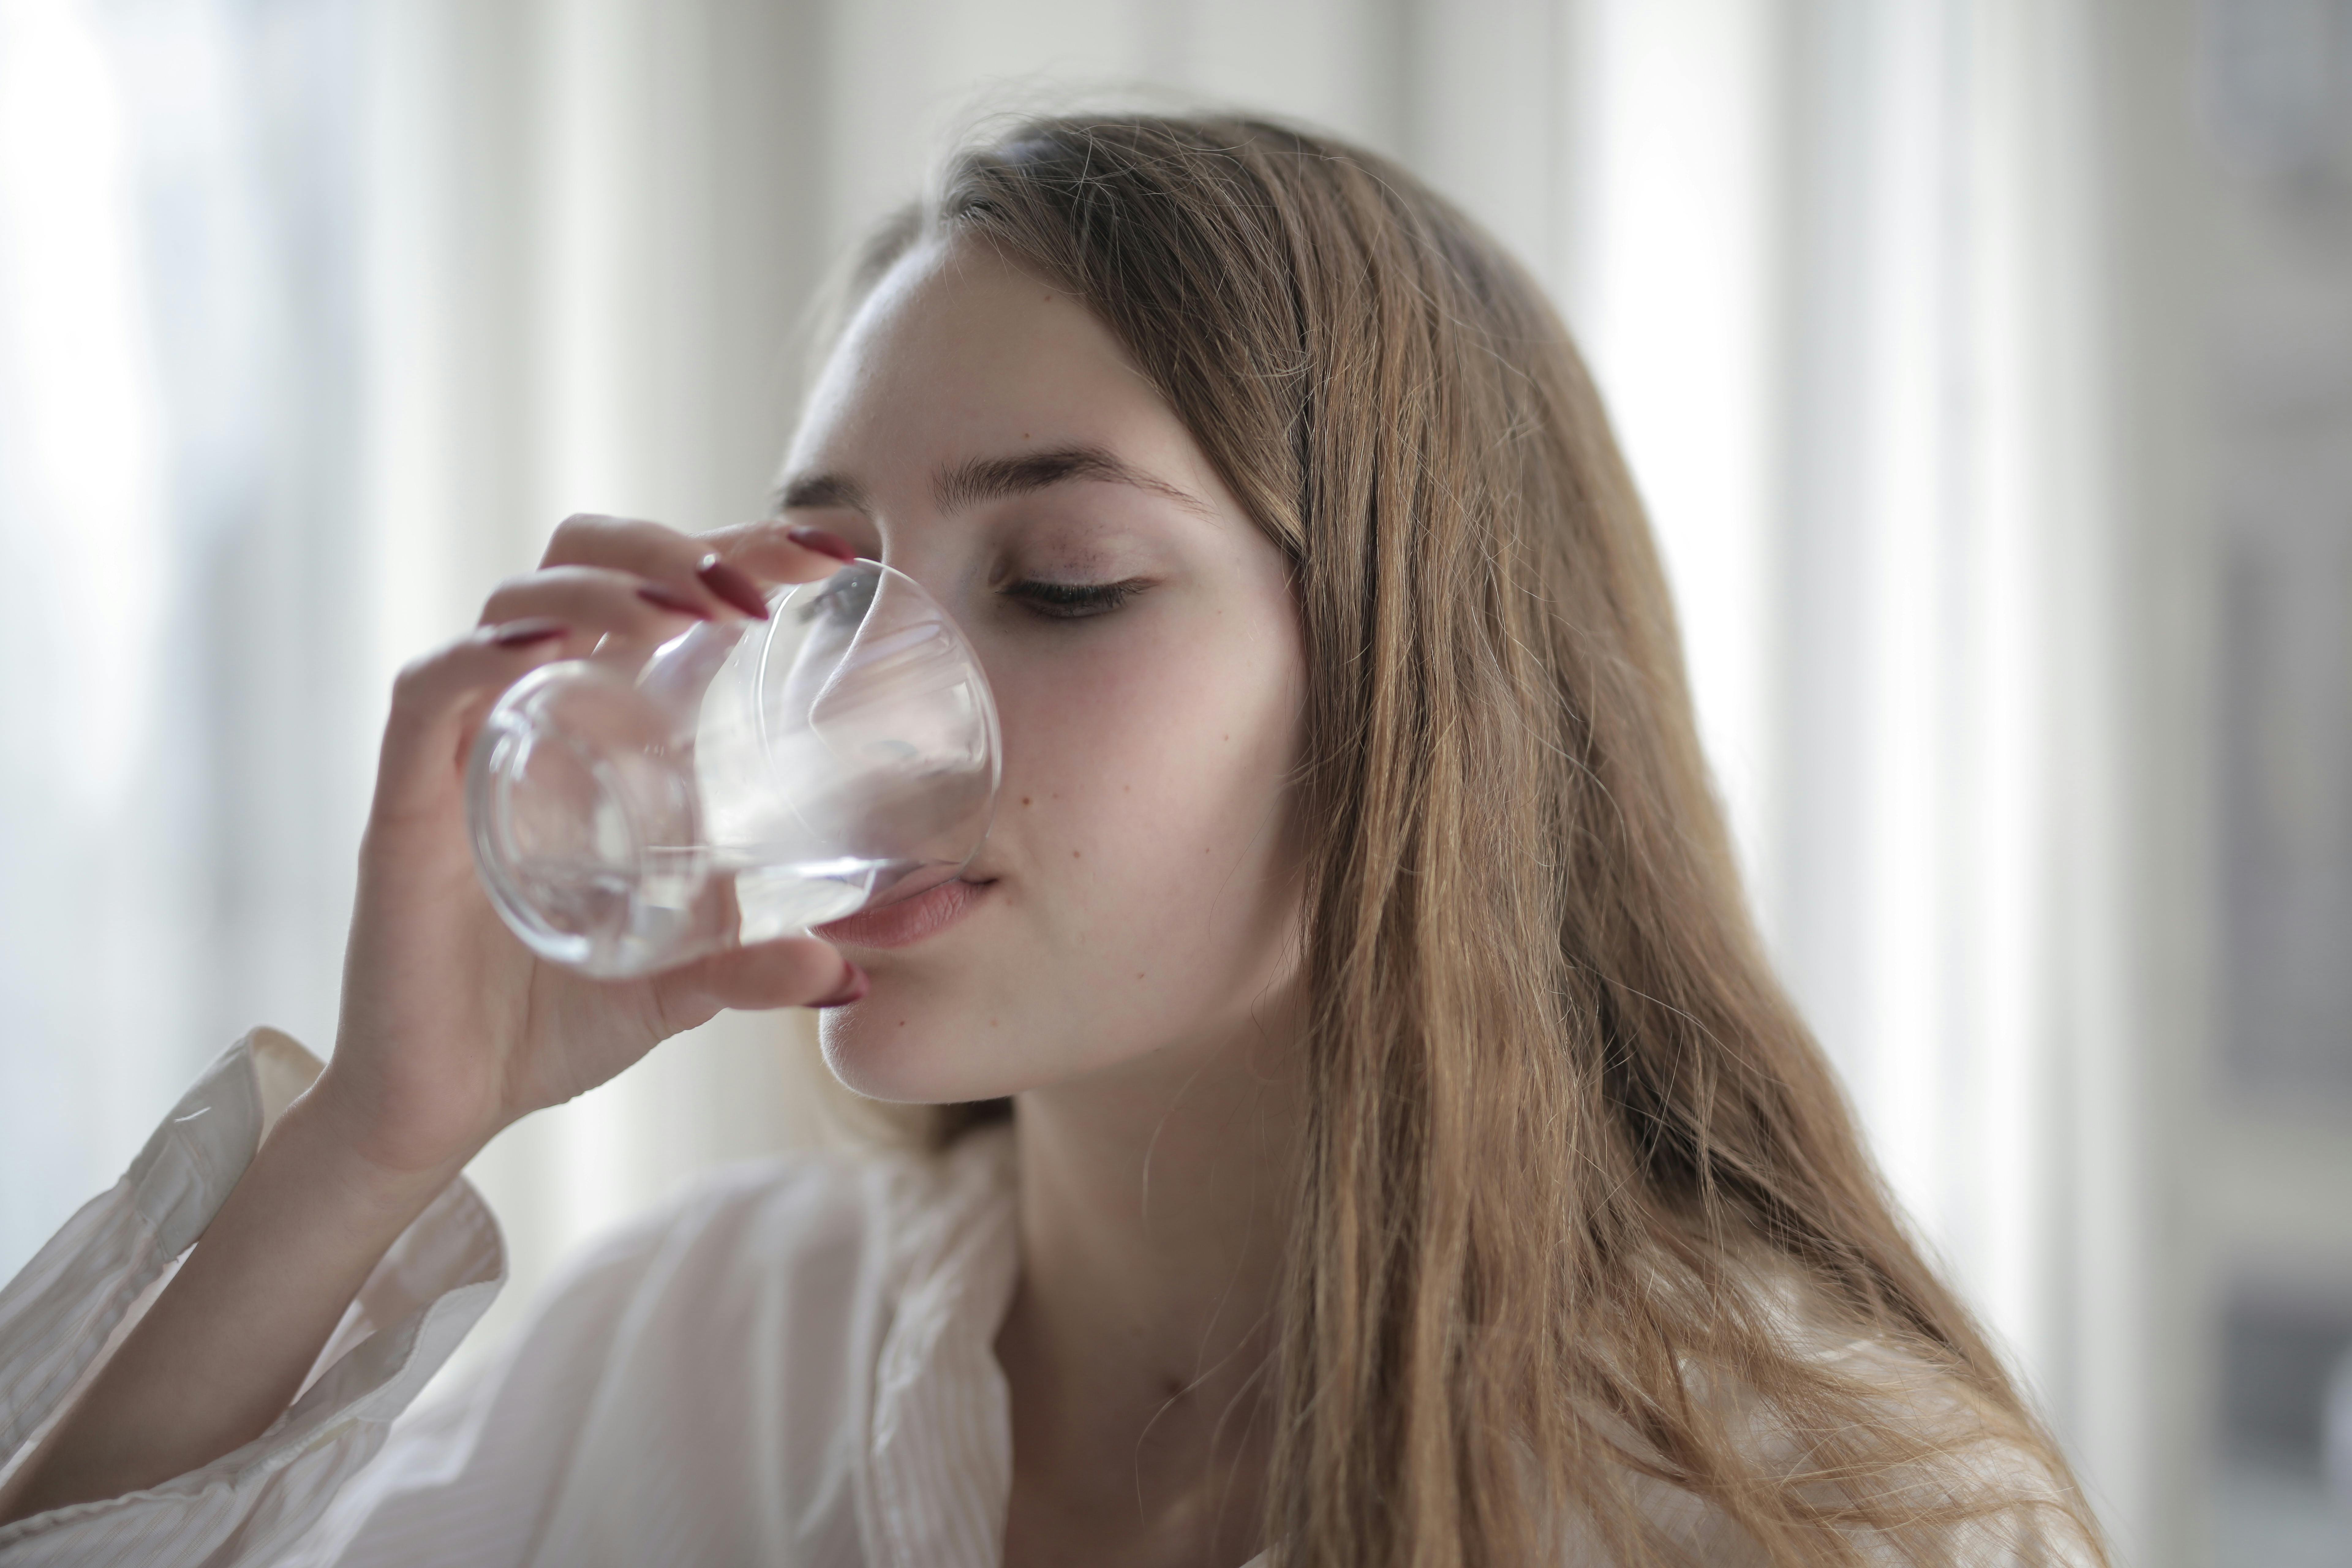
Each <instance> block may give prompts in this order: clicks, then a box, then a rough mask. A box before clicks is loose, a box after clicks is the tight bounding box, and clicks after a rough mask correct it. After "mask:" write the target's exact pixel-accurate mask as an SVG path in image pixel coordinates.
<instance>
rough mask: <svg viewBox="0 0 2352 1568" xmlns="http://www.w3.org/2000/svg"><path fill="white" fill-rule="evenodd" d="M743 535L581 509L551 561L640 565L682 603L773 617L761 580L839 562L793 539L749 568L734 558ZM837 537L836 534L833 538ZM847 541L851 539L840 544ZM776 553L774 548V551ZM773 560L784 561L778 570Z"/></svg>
mask: <svg viewBox="0 0 2352 1568" xmlns="http://www.w3.org/2000/svg"><path fill="white" fill-rule="evenodd" d="M835 543H836V544H839V542H838V541H835ZM736 546H737V541H736V540H735V539H734V538H732V537H731V531H722V533H721V534H720V535H718V536H711V537H697V536H694V535H690V534H684V533H680V532H678V531H677V530H676V529H671V528H665V527H663V526H662V525H661V524H659V523H657V522H646V521H642V520H641V519H637V518H628V517H604V516H599V515H595V514H593V513H586V512H583V513H580V514H577V515H575V516H572V517H568V518H565V519H564V520H563V521H562V523H560V524H558V525H557V527H556V530H555V534H554V537H553V538H551V539H550V540H549V541H548V545H547V555H546V559H545V561H544V562H543V563H542V564H544V565H547V566H592V567H602V568H605V569H608V570H617V571H624V572H630V573H634V574H636V575H637V576H639V577H642V578H646V579H648V580H649V581H652V582H654V583H657V584H662V585H663V586H664V587H665V588H666V589H667V590H668V592H669V593H670V595H673V596H674V597H675V599H676V600H677V602H679V603H688V602H691V603H694V604H698V605H701V606H702V607H703V608H704V609H706V610H707V611H709V614H710V615H711V616H726V615H728V614H729V612H730V611H733V612H740V614H742V615H745V616H752V617H754V618H756V619H759V620H765V619H767V617H768V598H767V594H766V592H765V591H764V590H763V589H762V588H761V582H763V581H764V582H770V583H799V582H805V581H807V580H809V579H810V578H812V577H822V576H824V575H826V574H828V573H830V572H831V571H832V570H833V567H834V565H835V564H837V563H832V562H828V563H826V564H824V566H823V567H822V568H818V567H814V566H811V565H810V564H808V562H809V561H810V560H811V559H821V558H822V557H821V552H812V551H809V550H806V549H803V548H802V547H799V546H793V552H792V554H791V555H790V556H789V557H782V558H775V559H768V558H763V563H762V569H761V570H757V571H751V572H747V571H746V570H745V567H744V564H743V563H741V562H739V561H737V560H736V559H735V558H734V555H733V551H734V549H735V548H736ZM841 548H843V549H846V548H847V546H845V545H843V546H841ZM771 553H772V554H773V552H771ZM769 567H782V569H783V574H781V575H780V574H778V573H777V572H775V571H773V570H768V569H766V568H769Z"/></svg>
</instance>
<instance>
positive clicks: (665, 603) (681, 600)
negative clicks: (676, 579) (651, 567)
mask: <svg viewBox="0 0 2352 1568" xmlns="http://www.w3.org/2000/svg"><path fill="white" fill-rule="evenodd" d="M637 597H638V598H640V599H643V600H644V601H645V602H646V604H648V605H654V606H655V607H656V608H657V609H664V610H667V611H669V612H670V613H671V614H673V615H679V616H693V617H694V618H695V619H696V620H698V621H707V620H709V618H710V612H709V610H707V609H705V608H703V606H702V601H701V600H699V599H697V598H694V597H692V596H690V595H687V594H684V593H681V592H679V591H678V590H677V589H676V588H673V587H671V586H670V585H669V584H667V583H640V584H637Z"/></svg>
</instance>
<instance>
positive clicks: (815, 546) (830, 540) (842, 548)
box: [784, 522, 857, 561]
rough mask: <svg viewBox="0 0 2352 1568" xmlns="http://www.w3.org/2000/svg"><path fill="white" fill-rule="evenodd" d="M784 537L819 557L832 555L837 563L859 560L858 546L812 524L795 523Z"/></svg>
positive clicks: (785, 532) (786, 531)
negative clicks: (812, 551)
mask: <svg viewBox="0 0 2352 1568" xmlns="http://www.w3.org/2000/svg"><path fill="white" fill-rule="evenodd" d="M784 537H785V538H786V539H789V540H791V541H792V542H793V543H794V544H797V545H799V546H800V547H801V548H802V549H803V550H814V551H815V552H817V553H818V554H819V555H830V556H832V557H833V558H834V559H835V561H855V560H856V559H857V546H856V545H855V544H852V543H850V542H849V541H847V540H846V539H844V538H842V537H841V535H839V534H837V533H827V532H826V531H824V529H822V528H818V527H815V526H814V524H811V523H805V522H802V523H795V524H793V526H792V527H790V528H788V529H786V530H784Z"/></svg>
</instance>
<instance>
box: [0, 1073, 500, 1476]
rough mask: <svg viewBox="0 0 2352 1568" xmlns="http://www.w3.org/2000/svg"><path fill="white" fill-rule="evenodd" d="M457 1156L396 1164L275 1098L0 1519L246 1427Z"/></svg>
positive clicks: (299, 1367) (211, 1452) (292, 1376)
mask: <svg viewBox="0 0 2352 1568" xmlns="http://www.w3.org/2000/svg"><path fill="white" fill-rule="evenodd" d="M462 1164H463V1161H462V1160H457V1161H452V1162H450V1163H447V1164H446V1166H443V1167H439V1168H436V1169H434V1170H431V1171H426V1172H421V1173H393V1172H387V1171H383V1170H381V1169H378V1168H376V1167H373V1166H372V1165H370V1164H368V1163H366V1162H365V1161H364V1160H362V1159H361V1158H359V1157H358V1156H357V1155H356V1154H354V1153H353V1152H352V1150H351V1149H350V1147H349V1144H348V1141H347V1140H345V1139H344V1138H342V1137H341V1135H340V1134H339V1133H338V1131H337V1130H336V1128H335V1126H334V1125H333V1123H332V1121H331V1118H329V1117H328V1116H326V1115H324V1114H323V1113H322V1112H321V1110H320V1107H319V1105H318V1103H317V1102H316V1101H315V1100H314V1098H313V1097H311V1096H305V1097H304V1098H303V1099H301V1100H297V1101H295V1103H294V1104H293V1105H291V1106H289V1108H288V1110H287V1111H286V1114H285V1115H284V1116H283V1117H281V1118H280V1119H279V1120H278V1123H277V1125H276V1126H275V1127H273V1128H272V1129H271V1131H270V1132H269V1135H268V1138H267V1139H265V1140H264V1141H263V1142H262V1144H261V1147H260V1148H259V1149H258V1150H257V1152H256V1153H255V1155H254V1158H253V1161H252V1163H251V1164H250V1165H248V1166H247V1169H246V1171H245V1173H244V1175H243V1176H242V1177H241V1178H240V1179H239V1180H238V1182H237V1184H236V1188H235V1189H234V1190H233V1191H232V1192H231V1193H230V1194H229V1196H228V1198H227V1200H226V1202H225V1203H224V1204H223V1205H222V1206H221V1210H220V1212H219V1214H218V1215H215V1216H214V1218H213V1221H212V1223H211V1224H210V1225H209V1226H207V1227H206V1228H205V1233H204V1236H203V1238H202V1239H201V1241H200V1242H199V1243H198V1244H197V1246H196V1247H195V1248H194V1250H193V1251H192V1252H191V1253H190V1254H189V1256H188V1258H187V1260H186V1261H185V1262H184V1264H183V1265H182V1267H181V1268H180V1270H179V1272H178V1274H176V1275H175V1276H174V1277H173V1279H172V1281H171V1283H170V1284H169V1285H168V1286H167V1287H166V1288H165V1289H164V1290H163V1293H162V1295H160V1296H159V1297H158V1298H157V1299H156V1300H155V1302H154V1304H153V1306H152V1308H151V1309H150V1310H149V1311H148V1313H147V1315H146V1316H145V1317H144V1318H143V1319H142V1321H140V1322H139V1324H138V1325H137V1326H136V1327H135V1328H134V1329H133V1330H132V1331H131V1333H130V1334H129V1335H128V1336H127V1337H126V1338H125V1339H124V1341H123V1342H122V1344H121V1347H120V1348H119V1349H118V1350H117V1352H115V1355H114V1357H113V1358H112V1360H111V1361H110V1362H109V1363H107V1365H106V1366H105V1367H103V1368H102V1369H100V1372H99V1373H98V1375H97V1376H96V1377H95V1378H94V1379H93V1380H92V1382H91V1384H90V1386H89V1389H88V1390H87V1391H86V1392H85V1393H84V1394H83V1395H82V1397H81V1398H80V1399H79V1401H77V1402H76V1404H75V1405H74V1407H73V1408H72V1409H71V1410H69V1411H68V1412H67V1414H66V1415H65V1416H64V1418H63V1419H62V1420H61V1421H60V1422H59V1424H58V1426H57V1427H56V1429H55V1430H54V1431H52V1432H51V1433H50V1434H49V1436H48V1437H47V1439H46V1440H45V1441H44V1442H43V1444H42V1447H41V1450H40V1452H39V1453H37V1455H35V1456H34V1457H33V1458H32V1459H31V1460H29V1461H28V1462H27V1464H26V1467H25V1468H24V1469H23V1470H22V1471H21V1472H20V1474H19V1477H18V1479H17V1480H16V1484H15V1485H13V1486H12V1487H11V1488H10V1494H11V1495H10V1496H9V1497H7V1498H6V1499H5V1500H0V1522H5V1521H11V1520H16V1519H21V1518H25V1517H27V1516H29V1515H32V1514H35V1513H41V1512H46V1511H47V1510H50V1509H54V1508H59V1507H62V1506H64V1505H66V1504H68V1503H75V1502H83V1501H88V1500H93V1499H99V1498H108V1497H118V1496H121V1495H122V1494H123V1493H126V1492H131V1491H136V1490H139V1489H143V1488H146V1487H151V1486H153V1485H155V1484H157V1483H159V1482H161V1481H164V1480H168V1479H171V1478H172V1477H173V1476H177V1475H182V1474H184V1473H186V1472H187V1471H190V1470H193V1469H196V1468H200V1467H202V1466H204V1465H205V1464H208V1463H210V1462H211V1461H212V1460H214V1459H215V1458H219V1457H220V1456H222V1455H223V1454H226V1453H228V1452H230V1451H232V1450H233V1449H236V1448H237V1447H242V1446H243V1445H245V1444H246V1443H248V1442H250V1441H252V1440H253V1439H254V1438H255V1437H257V1436H260V1435H261V1433H262V1432H264V1431H265V1430H267V1429H268V1426H269V1425H270V1423H272V1422H273V1421H275V1420H277V1418H278V1415H280V1414H281V1413H283V1412H284V1410H285V1409H286V1407H287V1405H289V1404H290V1403H292V1401H293V1399H294V1397H295V1395H296V1394H298V1393H299V1391H300V1388H301V1384H302V1379H303V1377H304V1375H305V1374H306V1373H308V1372H309V1371H310V1367H311V1365H312V1364H313V1363H315V1362H316V1360H317V1359H318V1355H319V1352H320V1349H321V1348H322V1347H323V1346H324V1345H325V1344H326V1342H327V1340H328V1337H329V1336H330V1335H331V1334H332V1333H333V1332H334V1330H335V1325H336V1324H337V1323H338V1322H339V1321H341V1317H342V1314H343V1311H344V1310H345V1309H346V1308H347V1307H348V1306H349V1305H350V1303H351V1301H352V1298H353V1297H354V1296H356V1295H357V1294H358V1293H359V1290H360V1288H361V1286H362V1284H364V1283H365V1282H366V1279H367V1277H368V1274H369V1272H370V1271H371V1270H372V1269H373V1268H374V1267H375V1265H376V1263H377V1261H378V1260H379V1259H381V1258H383V1254H384V1253H385V1251H386V1250H387V1249H388V1248H389V1247H391V1245H392V1243H393V1242H394V1240H395V1239H396V1238H397V1237H399V1235H400V1233H401V1232H402V1231H403V1230H404V1229H406V1228H407V1226H408V1225H409V1224H410V1223H411V1222H412V1221H413V1220H414V1219H415V1217H416V1216H417V1215H419V1214H421V1213H423V1212H424V1210H425V1206H426V1205H428V1204H430V1203H431V1202H432V1201H433V1199H434V1197H435V1196H436V1194H438V1193H440V1191H441V1190H442V1189H443V1188H445V1187H446V1185H447V1184H449V1182H450V1181H451V1180H453V1179H454V1178H455V1177H456V1175H457V1171H458V1169H459V1168H460V1167H461V1166H462Z"/></svg>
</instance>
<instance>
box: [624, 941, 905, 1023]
mask: <svg viewBox="0 0 2352 1568" xmlns="http://www.w3.org/2000/svg"><path fill="white" fill-rule="evenodd" d="M654 985H655V988H656V995H657V997H658V999H659V1001H660V1003H661V1006H662V1010H663V1012H664V1013H665V1014H668V1013H671V1012H673V1011H677V1012H684V1011H686V1010H688V1008H690V1007H692V1006H694V1005H696V1004H698V1003H701V1004H710V1003H715V1004H717V1005H719V1006H720V1007H734V1008H740V1009H742V1010H745V1011H757V1010H759V1009H762V1008H768V1007H823V1006H842V1005H847V1004H848V1003H850V1002H854V1001H856V1000H857V998H859V997H861V996H863V995H865V994H866V972H865V971H864V970H861V969H859V968H858V967H857V965H856V964H854V963H850V962H849V961H848V960H846V959H845V958H843V957H842V956H841V954H840V953H839V952H835V950H834V948H833V947H832V945H831V944H830V943H827V942H822V941H820V940H818V939H817V938H815V937H813V936H793V937H785V938H783V939H782V941H779V942H761V943H760V944H759V945H758V946H756V947H745V948H738V949H736V950H735V951H733V952H722V953H720V954H719V955H718V956H717V957H715V958H706V959H704V960H702V961H701V962H700V963H690V964H688V965H686V966H684V967H683V968H680V969H677V970H674V971H672V972H671V973H668V974H665V975H660V976H657V977H656V979H655V981H654Z"/></svg>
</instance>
